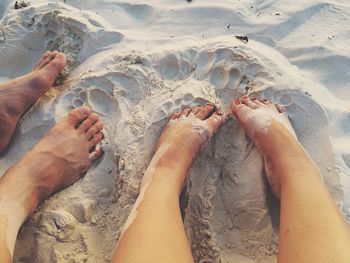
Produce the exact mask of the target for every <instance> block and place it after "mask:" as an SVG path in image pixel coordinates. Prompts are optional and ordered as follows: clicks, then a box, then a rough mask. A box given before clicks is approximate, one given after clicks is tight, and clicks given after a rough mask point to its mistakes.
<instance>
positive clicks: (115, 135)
mask: <svg viewBox="0 0 350 263" xmlns="http://www.w3.org/2000/svg"><path fill="white" fill-rule="evenodd" d="M33 2H35V3H32V4H31V6H30V7H27V8H24V9H20V10H14V8H13V6H14V1H9V0H1V2H0V19H1V21H0V81H4V80H6V79H9V78H14V77H17V76H19V75H21V74H24V73H26V72H28V71H29V70H30V69H31V67H32V66H33V65H34V63H35V61H36V60H37V59H38V58H39V57H40V56H41V54H42V53H44V51H45V50H47V49H49V50H59V51H61V52H64V53H65V54H66V55H67V57H68V66H67V68H66V69H65V72H64V74H63V76H62V77H61V78H60V81H58V82H57V85H56V86H55V87H54V88H52V89H51V90H50V91H49V92H48V93H47V94H46V95H45V96H44V97H43V98H42V99H40V100H39V101H38V103H37V104H36V105H35V106H34V107H33V109H32V110H31V111H30V112H29V113H28V114H26V116H24V118H23V120H22V121H21V124H20V127H19V129H18V131H17V133H16V135H15V139H14V141H13V143H12V144H11V147H10V148H9V150H8V151H7V152H6V153H5V154H3V155H2V156H1V159H0V170H1V172H2V173H4V172H5V171H6V169H7V168H8V167H10V166H11V165H12V164H13V163H14V162H15V161H16V160H18V159H19V158H20V157H21V156H22V155H23V154H24V153H25V152H26V151H27V150H28V149H30V148H31V147H32V145H34V144H35V143H36V142H37V141H38V140H39V139H40V138H41V137H42V135H43V134H44V133H45V132H46V131H47V130H48V129H49V128H50V127H51V126H52V125H53V124H54V123H55V122H57V121H58V120H59V119H60V118H61V117H62V116H64V115H65V114H66V113H67V112H68V111H70V110H71V109H73V108H76V107H79V106H80V105H83V104H84V105H88V106H90V107H91V108H92V109H93V110H94V111H95V112H97V113H99V114H100V115H101V116H102V119H103V120H104V122H105V123H106V135H107V136H106V141H105V142H104V144H103V145H102V147H103V148H104V150H105V152H106V154H105V155H104V157H103V158H102V160H100V161H99V162H98V163H96V164H95V165H94V167H92V168H91V169H90V170H89V172H88V173H87V174H86V176H85V177H84V178H83V179H82V180H80V181H79V182H78V183H76V184H75V185H73V186H72V187H70V188H68V189H66V190H64V191H62V192H61V193H58V194H57V195H55V196H54V197H52V198H50V199H49V200H47V201H46V202H45V203H44V204H43V205H42V206H41V208H40V209H39V210H38V212H37V213H35V215H34V216H33V217H32V219H31V220H29V221H28V222H27V223H26V224H25V225H24V226H23V227H22V229H21V231H20V233H19V236H18V241H17V244H16V249H15V262H35V263H36V262H48V263H49V262H93V263H99V262H108V261H109V258H110V255H111V252H112V250H113V248H114V246H115V243H116V240H117V238H118V236H119V235H120V232H121V230H122V227H123V224H124V223H125V221H126V218H127V216H128V213H129V212H130V210H131V208H132V205H133V203H134V201H135V199H136V197H137V195H138V192H139V187H140V181H141V178H142V175H143V172H144V171H145V168H146V167H147V164H148V163H149V161H150V158H151V156H152V153H153V151H154V147H155V144H156V142H157V139H158V137H159V134H160V132H161V131H162V128H163V127H164V125H165V124H166V121H167V117H168V116H169V115H170V113H171V112H173V111H177V110H180V109H181V108H183V107H184V106H192V105H196V104H203V103H205V102H206V101H212V102H215V103H217V104H219V105H221V106H222V107H223V108H224V109H226V111H228V106H229V102H230V101H231V99H232V98H233V97H238V96H241V95H243V94H257V95H261V96H264V97H265V98H268V99H270V100H272V101H273V102H280V103H282V104H284V105H285V106H286V107H287V108H288V111H289V117H290V119H291V121H292V124H293V127H294V128H295V130H296V134H297V136H298V138H299V140H300V142H301V143H302V144H303V145H304V146H305V148H306V149H307V151H308V152H309V154H310V155H311V156H312V158H313V159H314V160H315V162H316V163H317V164H318V165H319V167H320V170H321V172H322V176H323V179H324V181H325V183H326V185H327V187H328V189H329V190H330V192H331V193H332V195H333V196H334V198H335V200H336V201H337V203H338V204H339V207H340V208H341V209H342V211H343V213H344V215H346V216H347V217H348V218H350V195H349V193H350V192H349V188H350V171H349V166H350V114H349V106H350V102H349V100H350V91H349V89H348V87H349V81H350V71H349V68H350V52H349V51H350V2H349V1H348V0H343V1H342V0H332V1H317V0H308V1H307V0H295V1H293V3H291V1H287V0H279V1H277V0H249V1H248V0H241V1H229V0H220V1H210V0H202V1H199V0H193V1H192V2H191V3H189V2H187V1H185V0H162V1H161V0H149V1H142V0H138V1H137V0H133V1H132V0H130V1H119V0H65V1H61V0H60V1H58V0H57V1H43V0H37V1H33ZM235 35H244V36H248V38H249V41H248V43H244V42H242V41H240V40H238V39H236V38H235ZM286 151H287V149H286ZM311 187H312V186H311ZM305 202H307V200H305ZM181 205H182V211H183V218H184V222H185V226H186V231H187V234H188V237H189V239H190V241H191V247H192V250H193V254H194V257H195V259H196V261H197V262H201V263H204V262H239V263H240V262H242V263H244V262H275V255H276V253H277V244H278V232H277V229H278V213H279V212H278V204H277V203H276V201H275V200H273V199H272V197H271V193H270V192H269V190H268V188H266V181H265V177H264V172H263V162H262V159H261V156H260V154H259V153H258V151H257V150H256V148H255V147H254V146H253V145H252V143H251V142H250V141H249V140H248V139H247V138H246V136H245V135H244V132H243V131H242V129H241V128H240V127H239V126H238V124H237V122H236V121H235V120H231V121H229V122H228V123H227V125H226V126H225V127H223V129H222V130H221V131H220V132H219V134H218V135H217V136H216V137H215V138H214V139H213V140H212V142H211V143H210V144H209V145H208V146H207V147H206V149H205V150H204V151H203V152H202V154H201V155H200V157H199V159H198V160H197V161H196V163H195V164H194V166H193V168H192V170H191V172H190V176H189V181H188V183H187V186H186V187H185V189H184V192H183V195H182V198H181Z"/></svg>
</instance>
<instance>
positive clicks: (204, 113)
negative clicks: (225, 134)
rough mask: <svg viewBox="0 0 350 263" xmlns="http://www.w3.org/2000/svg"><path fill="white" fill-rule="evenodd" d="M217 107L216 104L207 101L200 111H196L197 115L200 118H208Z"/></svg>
mask: <svg viewBox="0 0 350 263" xmlns="http://www.w3.org/2000/svg"><path fill="white" fill-rule="evenodd" d="M215 108H216V107H215V105H214V104H212V103H207V104H206V105H204V106H202V107H201V109H199V110H198V112H197V113H196V117H197V118H198V119H200V120H206V119H207V118H209V117H210V116H211V115H212V114H213V112H214V111H215Z"/></svg>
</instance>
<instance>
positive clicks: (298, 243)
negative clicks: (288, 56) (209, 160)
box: [232, 97, 350, 263]
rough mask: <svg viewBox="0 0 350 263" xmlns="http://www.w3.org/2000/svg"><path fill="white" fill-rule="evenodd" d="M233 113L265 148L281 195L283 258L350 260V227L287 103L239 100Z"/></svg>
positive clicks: (270, 175) (274, 184)
mask: <svg viewBox="0 0 350 263" xmlns="http://www.w3.org/2000/svg"><path fill="white" fill-rule="evenodd" d="M278 110H279V111H278ZM232 112H233V114H234V115H235V116H236V117H237V118H238V120H239V121H240V122H241V124H242V125H243V127H244V128H245V129H246V131H247V132H248V135H249V137H250V138H251V139H252V141H253V142H254V143H255V144H256V145H257V146H258V147H259V148H260V150H261V152H262V154H263V156H264V159H265V166H266V167H265V168H266V173H267V175H268V179H269V182H270V184H271V186H272V190H273V191H274V192H275V193H276V194H277V195H278V196H279V197H280V199H281V216H280V243H279V255H278V261H279V262H283V263H288V262H291V263H294V262H300V263H302V262H305V263H309V262H337V263H342V262H344V263H345V262H349V260H350V251H349V249H348V247H349V246H350V228H349V225H348V224H347V222H346V220H345V219H344V217H343V216H342V215H341V213H340V211H339V210H338V209H337V207H336V205H335V203H334V201H333V200H332V198H331V196H330V195H329V193H328V191H327V190H326V188H325V186H324V184H323V182H322V180H321V177H320V173H319V170H318V168H317V167H316V165H315V164H314V163H313V161H312V160H311V159H310V157H309V156H308V154H307V153H306V152H305V150H304V149H303V147H302V146H301V145H300V143H299V142H298V141H297V139H296V137H295V134H294V132H293V130H292V127H291V125H290V123H289V120H288V117H287V115H286V114H284V113H283V112H282V111H281V107H280V106H277V108H276V107H275V106H274V105H272V104H270V103H269V102H268V101H266V100H263V101H259V100H253V101H252V100H250V99H249V98H247V97H245V98H243V103H241V102H240V101H237V100H236V101H234V102H233V104H232ZM261 119H264V120H266V123H263V122H261V121H259V120H261Z"/></svg>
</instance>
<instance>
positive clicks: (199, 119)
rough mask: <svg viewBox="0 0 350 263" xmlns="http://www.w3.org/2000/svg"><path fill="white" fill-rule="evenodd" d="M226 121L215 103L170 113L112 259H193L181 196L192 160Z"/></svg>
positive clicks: (159, 260)
mask: <svg viewBox="0 0 350 263" xmlns="http://www.w3.org/2000/svg"><path fill="white" fill-rule="evenodd" d="M225 120H226V117H225V116H224V115H223V113H222V112H221V111H219V110H216V109H215V106H214V105H212V104H207V105H206V106H203V107H195V108H192V109H185V110H183V111H182V112H181V113H175V114H173V115H172V117H171V120H170V122H169V124H168V125H167V127H166V128H165V129H164V131H163V133H162V135H161V137H160V140H159V143H158V146H157V150H156V153H155V155H154V156H153V158H152V161H151V163H150V165H149V167H148V168H147V170H146V172H145V174H144V177H143V180H142V184H141V190H140V195H139V197H138V198H137V200H136V203H135V205H134V208H133V210H132V212H131V214H130V216H129V218H128V220H127V223H126V225H125V228H124V231H123V233H122V235H121V237H120V239H119V242H118V244H117V247H116V251H115V254H114V257H113V260H112V262H123V263H129V262H144V263H147V262H150V263H151V262H152V263H153V262H159V263H161V262H166V263H171V262H182V263H186V262H193V258H192V254H191V250H190V246H189V244H188V240H187V237H186V234H185V230H184V225H183V222H182V218H181V213H180V206H179V195H180V193H181V190H182V187H183V183H184V180H185V178H186V176H187V173H188V169H189V168H190V166H191V164H192V161H193V160H194V159H195V158H196V156H197V155H198V153H199V151H200V149H201V147H202V146H203V145H204V144H205V143H206V142H207V141H208V140H210V138H211V137H212V136H213V135H214V134H215V132H216V131H217V130H218V129H219V128H220V127H221V126H222V125H223V123H224V122H225Z"/></svg>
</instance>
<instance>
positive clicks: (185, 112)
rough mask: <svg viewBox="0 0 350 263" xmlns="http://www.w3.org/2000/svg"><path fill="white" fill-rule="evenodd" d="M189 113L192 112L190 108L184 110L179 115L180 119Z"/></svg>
mask: <svg viewBox="0 0 350 263" xmlns="http://www.w3.org/2000/svg"><path fill="white" fill-rule="evenodd" d="M191 111H192V109H191V108H186V109H184V110H183V111H182V112H181V113H180V117H183V118H185V117H187V116H188V114H190V112H191Z"/></svg>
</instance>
